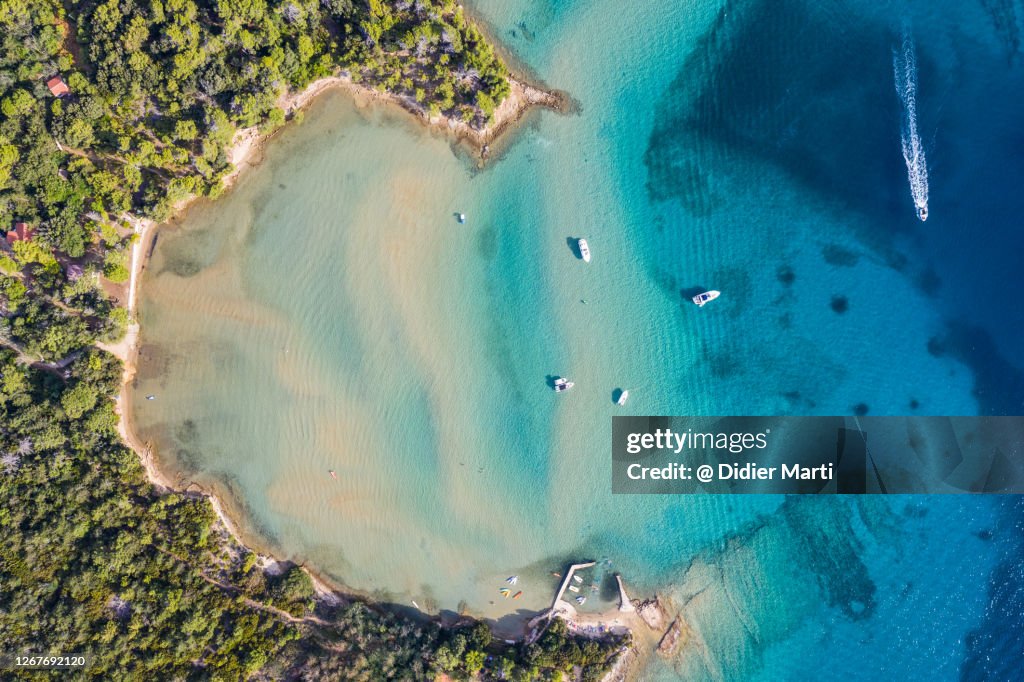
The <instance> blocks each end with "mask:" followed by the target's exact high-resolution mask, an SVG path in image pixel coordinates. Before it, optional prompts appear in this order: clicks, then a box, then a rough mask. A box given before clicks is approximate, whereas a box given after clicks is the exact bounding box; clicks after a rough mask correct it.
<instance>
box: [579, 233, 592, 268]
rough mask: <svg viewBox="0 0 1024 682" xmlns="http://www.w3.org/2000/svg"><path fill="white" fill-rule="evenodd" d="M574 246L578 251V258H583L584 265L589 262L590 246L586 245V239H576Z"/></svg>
mask: <svg viewBox="0 0 1024 682" xmlns="http://www.w3.org/2000/svg"><path fill="white" fill-rule="evenodd" d="M576 246H578V247H579V249H580V256H581V257H582V258H583V262H584V263H589V262H590V245H589V244H587V240H586V239H577V240H576Z"/></svg>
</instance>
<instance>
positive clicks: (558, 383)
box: [555, 377, 576, 393]
mask: <svg viewBox="0 0 1024 682" xmlns="http://www.w3.org/2000/svg"><path fill="white" fill-rule="evenodd" d="M575 385H576V384H574V383H573V382H571V381H569V380H568V379H566V378H564V377H558V378H557V379H555V393H562V392H564V391H568V390H569V389H570V388H572V387H573V386H575Z"/></svg>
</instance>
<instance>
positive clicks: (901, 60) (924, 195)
mask: <svg viewBox="0 0 1024 682" xmlns="http://www.w3.org/2000/svg"><path fill="white" fill-rule="evenodd" d="M893 71H895V73H896V94H897V95H899V98H900V102H902V103H903V140H902V142H903V160H904V161H906V162H907V179H908V180H909V181H910V196H911V197H912V198H913V199H914V207H915V208H916V209H917V217H918V218H920V219H921V220H926V219H927V218H928V163H927V161H926V160H925V158H924V145H922V143H921V136H920V135H919V134H918V132H917V55H916V53H915V52H914V41H913V39H912V38H911V36H910V31H909V30H907V29H906V28H904V30H903V37H902V44H901V45H900V49H899V50H896V51H894V54H893Z"/></svg>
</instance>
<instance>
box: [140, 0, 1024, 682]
mask: <svg viewBox="0 0 1024 682" xmlns="http://www.w3.org/2000/svg"><path fill="white" fill-rule="evenodd" d="M473 11H474V12H475V13H476V14H477V15H478V16H480V17H481V18H482V20H483V21H484V22H485V24H486V25H487V26H488V27H489V29H490V31H491V33H492V34H493V35H494V36H495V37H496V38H498V39H499V40H500V41H502V42H503V43H504V44H505V45H506V46H507V48H508V50H509V55H510V58H511V59H512V61H513V62H514V63H516V64H517V65H518V66H519V68H521V69H526V70H527V71H528V72H529V73H530V74H532V75H534V76H535V77H536V78H538V79H540V80H542V81H543V82H544V83H546V84H547V85H550V86H552V87H555V88H560V89H562V90H564V91H566V92H567V93H568V94H569V95H570V96H571V97H572V98H573V100H574V102H575V105H576V106H575V107H574V113H572V114H570V115H558V114H555V113H551V112H537V113H534V114H531V115H530V116H529V117H528V119H527V120H526V121H525V122H524V124H523V125H522V126H521V127H520V129H519V130H518V131H516V132H515V133H513V139H512V140H511V143H510V144H509V145H508V147H507V149H505V150H504V151H503V153H502V155H501V157H500V159H498V160H496V161H493V162H492V163H490V164H489V165H488V166H487V167H486V168H484V169H482V170H481V169H477V168H476V166H475V164H474V162H473V161H472V160H471V159H469V158H468V157H467V156H466V155H465V153H464V152H463V151H461V150H459V149H458V148H453V147H452V145H451V143H450V141H449V140H447V139H445V138H443V137H441V136H438V135H436V134H433V133H430V132H427V131H425V130H424V129H423V128H422V127H421V126H420V125H418V124H417V123H416V122H415V121H413V120H412V118H411V117H409V116H408V115H406V114H404V113H402V112H399V111H393V110H392V109H390V108H386V107H380V106H376V107H364V106H357V105H356V104H355V103H353V102H352V100H351V98H350V97H348V96H347V95H346V94H344V93H342V92H330V93H328V94H325V95H323V96H321V97H320V98H318V99H317V100H316V102H315V103H314V104H313V105H312V106H311V107H310V108H309V110H308V111H307V112H306V115H305V117H304V120H303V122H302V123H301V124H298V125H292V126H290V127H288V128H287V129H285V130H284V131H283V132H282V133H281V134H279V135H278V137H277V138H276V139H275V140H274V141H273V142H272V143H271V144H269V145H268V146H267V149H266V158H265V159H264V160H263V162H262V163H261V164H260V165H259V166H258V167H257V168H255V169H254V170H252V171H251V172H247V173H246V174H245V175H243V177H242V179H241V181H240V182H239V184H238V185H237V186H236V188H235V189H234V190H232V191H231V192H230V193H229V194H228V195H227V196H225V197H224V198H222V199H221V200H219V201H217V202H216V203H207V204H201V205H197V206H195V207H194V208H192V209H190V210H189V211H188V213H187V215H185V216H183V218H182V219H181V220H180V221H179V222H178V223H177V224H176V225H173V226H170V227H167V228H164V229H162V230H161V232H160V236H159V239H158V242H157V244H156V247H155V249H154V253H153V257H152V260H151V262H150V263H149V265H148V267H147V270H146V274H145V277H144V285H143V289H142V301H141V311H140V315H141V319H142V325H143V327H142V329H143V345H142V351H141V356H140V366H139V374H138V377H137V380H136V382H135V385H134V387H133V388H134V399H133V405H132V412H133V419H134V421H135V426H136V430H137V431H138V433H139V435H140V436H141V437H142V438H143V439H145V440H148V441H151V442H152V443H153V444H154V445H155V447H156V451H157V453H158V456H159V458H160V460H161V462H162V463H163V465H164V466H165V467H166V468H167V469H168V470H169V471H173V472H178V473H180V475H181V477H182V479H183V480H192V481H197V482H199V483H201V484H203V485H204V486H206V487H209V488H212V489H214V490H216V491H217V492H218V493H219V494H220V495H222V496H223V497H224V498H225V500H226V501H227V503H228V506H229V507H230V508H231V510H232V514H233V516H235V517H236V518H237V519H238V520H239V521H240V522H241V523H242V525H243V526H244V527H245V528H246V529H247V530H248V532H249V533H250V534H251V537H252V539H253V541H254V542H256V543H257V544H258V545H260V546H262V547H265V548H267V549H272V550H273V551H274V552H276V553H278V554H280V555H282V556H285V557H289V558H293V559H295V560H298V561H302V562H306V563H308V564H309V565H311V566H312V567H314V568H316V569H317V570H318V571H320V572H322V573H324V574H326V575H328V576H330V577H332V578H333V579H335V580H336V581H338V582H341V583H344V584H345V585H348V586H350V587H351V588H353V589H357V590H360V591H364V592H367V593H371V594H374V595H375V596H377V597H379V598H382V599H386V600H389V601H393V602H395V603H399V604H403V605H409V604H410V603H411V601H413V600H416V602H417V603H418V604H419V605H420V606H422V607H424V609H425V610H428V611H430V612H432V613H436V612H440V611H458V610H463V609H465V610H468V611H469V612H471V613H475V614H480V615H483V616H486V617H488V618H492V619H495V620H496V621H497V622H498V623H499V625H500V626H507V627H509V628H511V627H512V626H513V625H514V624H515V623H516V622H519V621H520V620H521V617H522V615H523V614H525V613H528V612H533V611H535V610H538V609H541V608H544V607H545V606H546V605H547V604H548V602H549V601H550V598H551V596H552V592H553V590H554V587H555V583H556V582H557V581H556V579H555V578H554V577H553V576H551V572H552V571H559V570H561V568H562V567H563V566H564V564H565V563H566V562H567V561H569V560H571V559H580V558H584V557H590V558H598V559H604V560H606V563H605V564H604V565H603V566H602V567H601V568H600V569H599V570H598V571H596V572H595V573H594V575H593V578H594V581H595V583H597V584H598V585H599V590H598V592H597V593H596V594H595V595H594V596H593V597H592V598H591V600H590V601H588V603H587V606H586V607H585V610H591V609H592V610H594V611H599V610H601V609H603V608H606V607H607V606H609V605H610V604H611V603H613V602H612V599H613V598H614V593H613V591H611V590H610V589H608V588H609V582H608V578H609V577H610V575H611V573H612V572H613V571H618V572H621V573H622V575H623V577H624V578H625V580H626V583H627V585H628V586H629V587H630V588H631V590H632V592H633V593H634V594H635V595H638V596H642V595H646V594H650V593H653V592H654V591H657V592H658V593H659V594H660V595H662V596H663V597H664V598H665V600H666V601H667V603H669V604H670V605H671V609H672V610H673V612H676V611H678V612H679V613H680V614H681V615H682V617H683V618H684V619H685V621H686V622H687V623H688V625H689V627H690V628H691V630H692V638H691V639H690V640H689V642H688V644H687V645H685V646H684V647H683V648H682V650H681V652H680V653H679V654H678V655H676V656H673V657H671V658H669V659H657V660H654V661H653V662H652V663H651V664H650V665H649V667H648V668H647V669H646V670H645V671H644V673H643V676H644V679H675V678H677V677H685V678H686V679H730V680H731V679H765V680H775V679H789V678H807V677H814V678H816V679H840V678H842V679H890V678H906V679H922V678H945V679H950V678H958V677H959V678H961V679H971V680H973V679H1007V678H1011V677H1013V674H1012V671H1015V670H1016V671H1018V672H1019V669H1020V667H1021V664H1022V663H1024V661H1022V658H1024V654H1022V651H1024V647H1022V642H1021V637H1022V635H1021V634H1020V633H1021V632H1024V627H1022V623H1021V622H1020V621H1021V613H1022V608H1021V606H1022V600H1024V597H1022V596H1021V594H1020V588H1019V585H1020V584H1021V578H1022V576H1021V566H1022V565H1024V562H1022V556H1024V554H1022V541H1024V508H1022V506H1021V505H1020V502H1019V500H1018V499H1017V498H997V497H984V498H982V497H967V496H964V497H899V496H894V497H886V498H875V497H865V498H812V497H794V498H782V497H771V496H739V497H725V496H717V497H710V496H709V497H692V498H681V497H670V496H649V497H641V496H612V495H611V493H610V487H611V482H610V458H609V445H610V435H611V420H610V416H611V415H612V414H618V413H625V414H652V415H657V414H681V415H685V414H765V415H771V414H811V415H813V414H850V413H853V412H864V411H867V412H868V413H870V414H912V413H919V414H979V413H982V414H1019V413H1020V412H1021V408H1022V400H1024V370H1022V368H1024V350H1022V347H1021V345H1020V344H1019V342H1018V340H1019V338H1020V336H1021V332H1022V329H1024V306H1021V305H1020V304H1019V303H1018V302H1017V300H1016V298H1017V291H1018V290H1019V288H1020V287H1019V284H1020V281H1021V277H1020V269H1019V253H1020V247H1021V246H1022V244H1021V242H1022V241H1024V238H1022V237H1021V236H1020V233H1019V232H1020V231H1019V229H1018V225H1017V221H1016V220H1015V216H1018V215H1020V214H1021V211H1022V210H1024V206H1022V204H1024V198H1022V197H1024V194H1022V193H1020V192H1019V187H1020V186H1021V185H1022V181H1024V177H1021V176H1022V175H1024V170H1022V167H1021V164H1020V162H1019V158H1020V151H1021V148H1022V146H1024V138H1022V137H1021V133H1020V131H1019V125H1018V123H1019V121H1020V120H1022V114H1024V97H1021V96H1020V95H1019V94H1018V93H1020V92H1024V89H1022V88H1021V85H1022V84H1024V83H1022V81H1024V72H1022V68H1024V66H1022V64H1021V61H1022V60H1021V56H1020V54H1019V49H1020V45H1019V30H1020V26H1021V18H1020V17H1018V16H1017V13H1018V12H1021V11H1024V8H1021V7H1020V6H1019V5H1018V4H1015V3H1013V2H1011V1H1010V0H1006V1H1005V2H1004V1H1001V0H979V1H977V2H970V1H969V2H963V3H959V2H958V3H953V2H939V3H935V2H931V3H926V2H923V1H922V2H915V3H896V2H880V3H867V2H836V1H825V2H810V1H809V0H807V1H806V2H804V1H796V0H782V1H777V0H753V1H750V2H710V1H708V0H693V1H691V2H674V3H666V2H653V1H646V0H638V1H636V2H632V3H619V2H612V1H610V0H595V1H592V2H581V1H580V2H572V1H568V2H540V1H539V0H501V1H499V2H486V3H484V2H480V3H474V4H473ZM902 30H907V31H908V32H909V34H910V35H911V36H912V38H913V42H914V44H915V46H916V50H917V64H918V78H919V92H918V100H917V115H918V117H919V120H918V124H919V129H920V131H921V135H922V137H923V140H924V144H925V148H926V150H927V153H928V159H929V164H930V215H929V218H928V221H927V222H925V223H922V222H920V221H918V220H917V218H916V216H915V211H914V205H913V202H912V199H911V196H910V191H909V188H908V180H907V170H906V166H905V165H904V160H903V158H902V156H901V151H900V120H901V102H900V99H899V97H898V96H897V92H896V88H895V85H894V71H893V62H894V51H897V50H898V48H899V46H900V32H901V31H902ZM459 212H464V213H466V215H467V221H466V222H465V224H459V223H458V222H457V221H456V220H455V214H457V213H459ZM581 236H585V237H586V238H587V239H588V241H589V243H590V248H591V250H592V252H593V261H592V262H591V263H590V264H584V263H582V262H581V261H580V260H578V259H577V258H576V257H575V254H574V252H573V250H572V248H571V241H570V240H571V239H572V238H576V237H581ZM705 288H715V289H719V290H721V291H722V292H723V295H722V297H721V299H719V300H718V301H715V302H714V303H713V304H710V305H708V306H707V307H706V308H704V309H697V308H696V307H695V306H693V305H692V304H690V303H688V297H689V296H690V295H692V292H695V291H699V290H703V289H705ZM555 375H565V376H568V377H570V378H571V379H572V380H573V381H575V382H576V387H575V388H574V389H573V390H572V391H570V392H569V393H567V394H564V395H555V394H554V393H553V392H552V391H551V390H550V388H549V387H548V381H549V380H550V378H551V377H552V376H555ZM618 388H628V389H629V390H630V394H631V397H630V401H629V403H628V404H627V406H625V407H624V408H617V407H616V406H615V405H614V404H613V402H612V397H613V391H614V390H615V389H618ZM149 394H152V395H154V396H156V399H155V400H152V401H147V400H145V399H144V398H143V396H145V395H149ZM329 470H334V471H335V472H336V473H337V476H338V479H337V480H334V479H332V478H331V477H330V476H329V475H328V471H329ZM511 574H518V575H520V582H519V586H518V588H519V589H522V590H523V596H522V598H521V599H520V600H518V601H514V602H513V601H511V600H505V599H502V598H501V596H500V595H499V594H498V591H497V590H498V588H499V587H501V586H502V585H503V584H504V583H503V581H504V578H505V577H506V576H508V575H511Z"/></svg>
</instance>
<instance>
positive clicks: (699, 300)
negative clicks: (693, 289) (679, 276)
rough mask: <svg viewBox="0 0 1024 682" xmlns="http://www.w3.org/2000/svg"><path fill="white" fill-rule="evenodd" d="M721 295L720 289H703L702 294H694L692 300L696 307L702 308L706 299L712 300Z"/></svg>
mask: <svg viewBox="0 0 1024 682" xmlns="http://www.w3.org/2000/svg"><path fill="white" fill-rule="evenodd" d="M721 295H722V292H721V291H715V290H713V289H712V290H711V291H705V292H704V293H702V294H697V295H696V296H694V297H693V302H694V303H696V304H697V306H698V307H700V308H703V307H704V304H705V303H707V302H708V301H713V300H715V299H716V298H718V297H719V296H721Z"/></svg>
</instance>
